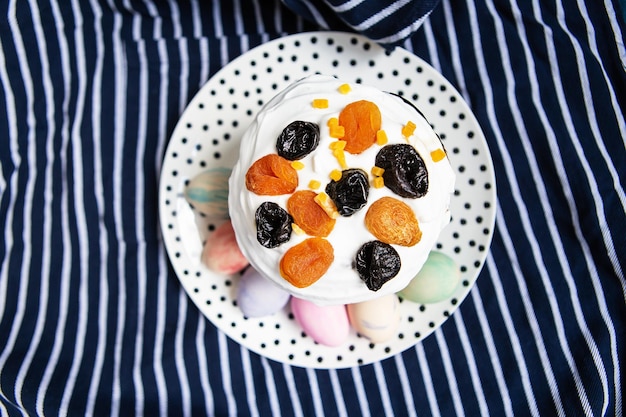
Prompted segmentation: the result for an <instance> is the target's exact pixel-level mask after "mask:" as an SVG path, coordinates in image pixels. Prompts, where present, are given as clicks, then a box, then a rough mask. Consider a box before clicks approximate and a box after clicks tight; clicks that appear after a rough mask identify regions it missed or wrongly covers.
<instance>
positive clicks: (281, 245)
mask: <svg viewBox="0 0 626 417" xmlns="http://www.w3.org/2000/svg"><path fill="white" fill-rule="evenodd" d="M454 180H455V175H454V172H453V170H452V168H451V166H450V163H449V160H448V158H447V154H446V152H445V149H444V147H443V145H442V143H441V141H440V139H439V137H438V136H437V134H436V133H435V132H434V130H433V129H432V127H431V126H430V124H429V123H428V121H427V120H426V119H425V118H424V116H423V115H422V114H421V113H420V112H419V111H418V110H417V109H416V108H415V107H414V106H413V105H411V104H410V103H409V102H407V101H406V100H404V99H403V98H401V97H399V96H396V95H393V94H389V93H386V92H382V91H380V90H378V89H376V88H374V87H370V86H365V85H361V84H355V83H346V82H343V81H341V80H338V79H336V78H334V77H330V76H324V75H312V76H309V77H306V78H304V79H302V80H299V81H298V82H295V83H294V84H292V85H290V86H289V87H288V88H286V89H285V90H284V91H282V92H281V93H279V94H278V95H277V96H275V97H274V98H273V99H272V100H271V101H269V102H268V103H267V104H266V105H265V106H264V107H263V109H262V110H261V111H260V112H259V113H258V115H257V117H256V118H255V120H254V121H253V123H252V124H251V126H250V127H249V128H248V129H247V131H246V132H245V134H244V136H243V137H242V140H241V146H240V155H239V159H238V162H237V163H236V164H235V166H234V168H233V170H232V174H231V176H230V179H229V195H228V207H229V212H230V218H231V221H232V227H233V229H234V233H235V236H236V240H237V242H238V245H239V248H240V250H241V252H242V253H243V255H244V256H245V258H246V259H247V260H248V261H249V262H250V264H251V265H252V266H253V267H254V268H255V269H256V270H257V271H258V272H259V273H260V274H261V275H262V276H264V277H265V278H267V279H269V280H271V281H272V282H274V283H276V284H278V286H280V287H281V288H283V289H285V290H286V291H287V292H288V293H289V294H291V295H293V296H295V297H298V298H301V299H304V300H307V301H311V302H314V303H316V304H319V305H338V304H351V303H358V302H362V301H367V300H371V299H374V298H378V297H381V296H384V295H387V294H393V293H396V292H398V291H400V290H402V289H404V288H405V287H406V286H407V285H408V284H409V282H410V281H411V280H412V279H413V277H415V276H416V274H417V273H418V271H419V270H420V269H421V268H422V265H423V264H424V263H425V261H426V259H427V257H428V254H429V253H430V252H431V250H432V248H433V246H434V244H435V242H436V240H437V238H438V236H439V233H440V231H441V230H442V228H443V227H445V226H446V225H447V224H448V223H449V221H450V212H449V204H450V198H451V195H452V193H453V191H454Z"/></svg>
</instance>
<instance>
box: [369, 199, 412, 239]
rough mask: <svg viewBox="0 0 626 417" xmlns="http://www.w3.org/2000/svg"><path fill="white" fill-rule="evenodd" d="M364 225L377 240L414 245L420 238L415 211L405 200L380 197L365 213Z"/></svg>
mask: <svg viewBox="0 0 626 417" xmlns="http://www.w3.org/2000/svg"><path fill="white" fill-rule="evenodd" d="M365 227H367V230H369V231H370V233H371V234H373V235H374V236H375V237H376V238H377V239H378V240H381V241H383V242H385V243H389V244H392V245H401V246H414V245H416V244H417V243H418V242H419V241H420V240H421V239H422V231H421V230H420V227H419V223H418V222H417V218H416V217H415V213H413V210H411V207H409V206H408V205H407V204H406V203H405V202H403V201H400V200H398V199H396V198H393V197H382V198H380V199H379V200H376V201H374V202H373V203H372V205H371V206H370V208H369V209H368V210H367V213H366V214H365Z"/></svg>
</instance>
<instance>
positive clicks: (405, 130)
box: [402, 120, 417, 138]
mask: <svg viewBox="0 0 626 417" xmlns="http://www.w3.org/2000/svg"><path fill="white" fill-rule="evenodd" d="M416 127H417V126H416V125H415V123H413V122H412V121H410V120H409V121H408V122H406V124H405V125H404V126H403V127H402V136H404V137H405V138H408V137H410V136H413V133H415V128H416Z"/></svg>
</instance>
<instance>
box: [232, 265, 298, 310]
mask: <svg viewBox="0 0 626 417" xmlns="http://www.w3.org/2000/svg"><path fill="white" fill-rule="evenodd" d="M289 297H290V295H289V293H288V292H287V291H285V290H284V289H282V288H280V287H279V286H278V285H276V284H274V283H273V282H272V281H270V280H269V279H267V278H265V277H264V276H262V275H261V274H259V273H258V271H257V270H256V269H254V268H252V267H249V268H248V269H246V270H245V272H244V273H243V275H241V278H240V279H239V284H238V285H237V305H238V306H239V308H240V309H241V311H242V312H243V315H244V316H246V317H264V316H269V315H272V314H274V313H276V312H277V311H279V310H281V309H282V308H283V307H285V305H287V303H288V302H289Z"/></svg>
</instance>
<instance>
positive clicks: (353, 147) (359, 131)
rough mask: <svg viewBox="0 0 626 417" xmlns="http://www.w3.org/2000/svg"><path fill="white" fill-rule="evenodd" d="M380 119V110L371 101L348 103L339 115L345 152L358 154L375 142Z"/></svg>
mask: <svg viewBox="0 0 626 417" xmlns="http://www.w3.org/2000/svg"><path fill="white" fill-rule="evenodd" d="M381 123H382V118H381V115H380V109H379V108H378V106H377V105H376V104H374V103H372V102H371V101H367V100H359V101H355V102H352V103H349V104H348V105H347V106H345V107H344V108H343V110H341V113H339V125H340V126H343V127H344V129H345V135H344V137H343V140H345V141H346V142H347V144H346V152H349V153H351V154H360V153H361V152H363V151H365V150H366V149H368V148H369V147H370V146H372V145H373V144H374V142H376V133H377V132H378V131H379V130H380V126H381Z"/></svg>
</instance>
